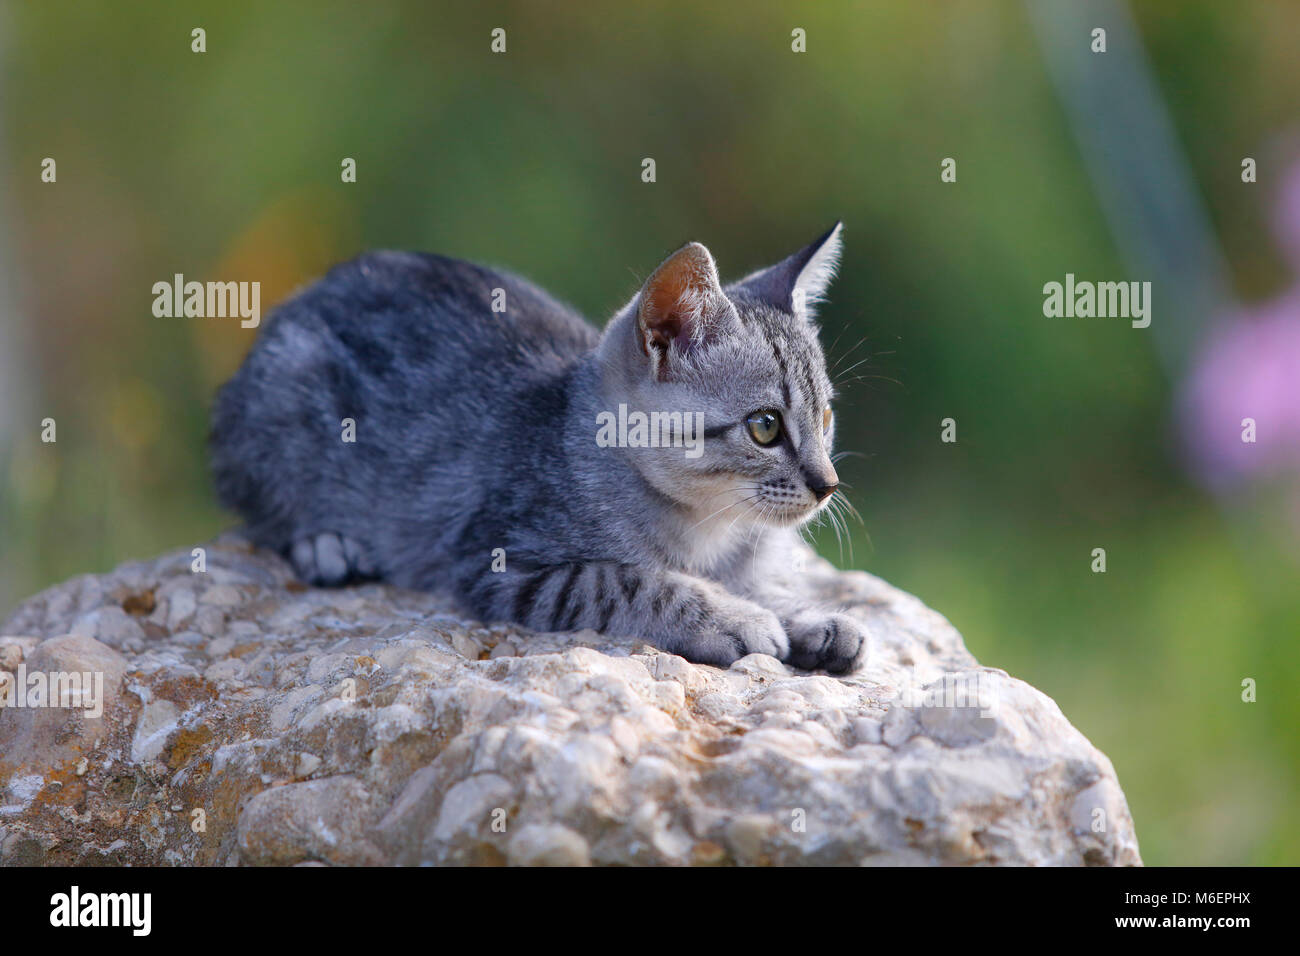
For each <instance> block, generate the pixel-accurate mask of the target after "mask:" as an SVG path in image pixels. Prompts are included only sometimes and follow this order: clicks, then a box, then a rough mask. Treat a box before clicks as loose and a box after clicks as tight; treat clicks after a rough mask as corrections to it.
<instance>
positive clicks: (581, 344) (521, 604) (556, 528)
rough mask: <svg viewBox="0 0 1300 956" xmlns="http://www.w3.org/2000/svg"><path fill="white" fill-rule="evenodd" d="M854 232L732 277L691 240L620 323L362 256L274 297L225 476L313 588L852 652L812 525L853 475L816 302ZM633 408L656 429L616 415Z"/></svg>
mask: <svg viewBox="0 0 1300 956" xmlns="http://www.w3.org/2000/svg"><path fill="white" fill-rule="evenodd" d="M839 251H840V225H839V224H838V223H837V224H836V225H835V227H834V228H833V229H831V230H830V232H828V233H827V234H826V235H824V236H823V237H822V238H820V239H818V240H817V241H816V242H814V243H812V244H811V245H809V246H808V247H807V248H805V249H803V250H801V251H800V252H797V253H795V254H794V255H793V256H790V257H789V258H788V259H785V260H784V261H782V262H780V263H778V264H777V265H775V266H772V267H770V268H768V269H764V270H761V271H759V272H756V273H754V274H752V275H750V276H748V277H747V278H745V279H742V280H741V281H739V282H737V283H735V284H733V285H730V286H728V287H726V288H725V289H724V288H723V286H722V284H721V283H720V281H719V279H718V272H717V268H716V267H715V265H714V260H713V257H712V255H710V253H709V251H708V250H707V249H706V248H705V247H704V246H702V245H700V244H699V243H689V244H688V245H686V246H683V247H682V248H681V249H679V250H678V251H677V252H675V253H673V254H672V255H671V256H669V257H668V259H667V260H665V261H664V262H663V263H662V264H661V265H660V266H659V268H658V269H656V270H655V272H654V273H653V274H652V275H651V276H650V278H649V279H648V280H647V281H646V283H645V285H644V286H643V288H642V289H641V290H640V291H639V292H638V293H637V294H636V296H635V297H634V298H633V299H632V301H631V302H630V303H629V304H628V305H627V306H626V307H625V308H623V309H622V310H621V311H620V312H619V313H618V314H617V315H615V316H614V318H613V319H612V320H611V321H610V322H609V325H608V327H607V328H606V329H605V331H604V333H597V332H596V330H595V329H593V328H592V327H591V326H590V325H588V324H587V323H586V322H585V321H584V320H583V319H582V317H581V316H579V315H577V314H576V313H575V312H574V311H572V310H571V309H569V308H568V307H566V306H564V305H561V304H560V303H559V302H556V301H555V300H554V299H552V298H551V297H550V296H549V295H547V294H546V293H545V292H543V291H542V290H541V289H538V288H537V287H536V286H533V285H531V284H530V283H528V282H526V281H525V280H523V279H520V278H518V277H516V276H513V275H510V274H508V273H505V272H497V271H495V270H492V269H487V268H484V267H482V266H477V265H472V264H470V263H466V262H458V261H456V260H453V259H447V258H443V257H441V256H434V255H421V254H414V253H401V252H377V253H371V254H367V255H363V256H361V257H359V258H357V259H354V260H352V261H351V262H348V263H345V264H343V265H340V266H336V267H335V268H334V269H332V270H330V272H329V273H328V274H327V275H326V276H325V277H324V278H323V279H321V280H320V281H318V282H316V283H315V284H313V285H312V286H310V287H308V288H307V289H306V290H305V291H302V292H301V293H299V294H298V295H296V296H295V297H294V298H292V299H291V300H289V301H288V302H285V303H284V304H282V305H281V306H279V307H278V308H277V309H276V310H275V311H274V313H273V314H272V315H271V316H270V318H269V320H268V323H267V324H266V326H265V328H264V329H263V331H262V333H261V335H260V337H259V339H258V341H257V343H256V344H255V346H254V347H253V349H252V351H251V352H250V353H249V355H248V357H247V358H246V359H245V361H244V363H243V366H242V367H241V368H240V369H239V371H238V372H237V373H236V374H235V376H234V377H233V378H232V379H231V380H230V381H229V382H228V383H227V384H226V385H225V386H224V387H223V388H222V389H221V391H220V393H219V394H218V396H217V399H216V403H215V408H214V411H213V428H212V438H211V446H212V457H213V469H214V473H215V479H216V486H217V490H218V493H219V496H220V498H221V500H222V502H223V503H224V504H225V505H226V506H228V507H230V508H232V509H234V510H236V511H238V512H239V513H240V514H241V515H242V516H243V517H244V518H245V519H246V520H247V522H248V527H249V532H250V534H251V537H252V538H253V539H254V540H255V541H256V542H257V543H259V544H261V545H264V546H267V547H270V548H274V549H277V550H279V551H280V552H281V553H283V554H285V555H287V556H288V557H289V559H290V560H291V562H292V563H293V565H294V567H295V569H296V570H297V573H298V575H299V576H300V577H301V578H302V579H303V580H304V581H307V582H309V583H312V584H318V585H338V584H342V583H344V582H346V581H349V580H354V579H365V578H378V579H382V580H385V581H389V582H392V583H393V584H397V585H400V586H404V587H411V588H424V589H433V588H439V587H443V588H450V589H451V590H452V591H453V592H454V593H455V594H456V595H457V596H458V597H459V598H460V599H461V600H462V601H463V602H464V603H465V604H466V605H467V606H468V607H469V608H472V609H473V611H474V612H475V613H477V614H478V615H480V616H482V617H483V618H484V619H486V620H493V621H512V622H516V623H518V624H521V625H524V626H527V627H531V628H534V629H538V630H572V629H577V628H595V629H596V630H598V631H602V632H607V633H611V634H623V635H631V636H638V637H641V638H644V639H646V640H648V641H650V642H652V643H654V644H655V645H657V646H659V647H661V648H663V649H664V650H667V651H670V652H673V653H677V654H680V655H682V656H683V657H686V658H688V659H689V660H692V661H695V662H698V663H707V664H716V665H719V666H722V667H726V666H728V665H729V664H730V663H731V662H732V661H734V660H736V659H737V658H740V657H742V656H744V655H746V654H751V653H755V652H759V653H764V654H771V655H773V656H775V657H778V658H780V659H781V660H783V661H787V662H789V663H791V664H793V665H795V666H797V667H801V668H806V669H812V668H825V669H827V670H830V671H836V672H842V671H846V670H850V669H852V668H853V667H854V666H855V665H856V664H857V662H858V661H859V659H860V656H861V654H862V651H863V648H864V644H865V641H864V633H863V629H862V625H861V624H860V623H858V622H856V621H855V620H854V619H853V618H850V617H848V616H846V615H843V614H838V613H832V612H828V611H826V610H824V609H820V608H818V607H816V606H814V605H813V604H811V603H810V597H809V595H810V592H809V591H808V590H807V587H806V578H807V577H809V576H811V575H814V574H822V575H825V574H827V573H830V572H831V571H833V569H830V566H829V565H828V564H826V563H825V562H822V561H821V559H819V558H817V557H815V556H814V555H813V554H812V552H811V550H810V549H809V548H808V547H807V545H805V544H804V543H803V541H802V540H800V539H799V537H798V533H797V527H798V526H799V525H800V524H801V523H803V522H805V521H807V520H808V519H809V518H811V517H812V516H813V515H814V514H815V513H816V512H817V511H818V510H819V509H821V508H823V507H825V506H826V504H827V502H828V501H829V499H830V496H831V495H833V494H835V493H836V489H837V485H838V481H839V479H838V478H837V476H836V474H835V468H834V467H833V465H832V463H831V459H830V456H829V452H830V448H831V441H832V435H833V432H834V423H833V419H832V415H831V410H830V406H831V398H832V389H831V383H830V381H829V379H828V378H827V375H826V366H825V360H824V356H823V354H822V350H821V347H820V345H819V343H818V339H817V329H816V327H815V325H814V324H813V316H812V305H813V304H814V303H816V302H817V301H819V300H820V298H821V296H822V293H823V292H824V290H825V288H826V286H827V284H828V283H829V281H830V279H831V276H832V274H833V272H834V269H835V266H836V264H837V261H838V258H839ZM503 297H504V299H503ZM502 301H504V304H505V311H504V312H501V311H493V308H492V306H493V303H494V302H495V303H497V305H498V308H499V306H500V303H501V302H502ZM620 406H623V408H620ZM629 410H630V411H629ZM637 412H640V413H642V414H643V416H649V415H650V414H651V413H664V414H660V415H655V416H654V418H653V421H654V422H655V423H656V427H657V428H658V429H659V432H658V433H657V434H656V436H654V437H657V438H659V439H661V440H659V441H651V442H647V440H646V434H645V432H646V429H644V428H642V429H640V430H638V429H636V428H635V427H634V426H632V425H628V427H626V429H619V430H616V429H614V428H612V427H608V423H609V422H610V420H611V419H612V418H613V417H614V416H618V415H622V416H623V417H624V418H625V419H626V420H627V421H628V422H631V421H632V420H633V419H635V418H636V415H635V413H637ZM345 419H350V420H351V421H352V426H351V427H352V429H353V434H348V432H347V429H348V427H349V426H348V425H347V424H346V423H345V422H344V420H345ZM701 420H702V423H703V433H702V444H701V445H698V446H697V447H695V448H694V449H692V448H691V447H689V442H690V439H691V437H692V436H691V435H689V434H681V433H678V431H677V429H679V428H680V429H681V430H682V431H683V432H685V431H688V430H689V429H690V428H691V423H693V422H698V421H701ZM602 422H603V423H605V426H602V424H601V423H602ZM665 423H668V424H667V425H665ZM602 427H604V437H605V438H606V439H608V438H609V437H610V436H611V435H615V434H619V435H621V437H622V438H623V439H624V440H623V441H622V443H621V444H619V443H618V442H617V441H616V442H615V443H613V444H612V445H611V442H610V441H608V440H605V441H598V437H599V432H600V430H601V428H602ZM694 437H695V438H696V439H701V436H699V435H696V436H694ZM348 439H351V440H348ZM701 449H702V454H701V453H700V451H701ZM805 562H806V563H807V564H808V570H807V571H798V570H794V573H792V569H794V568H797V566H798V565H799V564H801V563H805Z"/></svg>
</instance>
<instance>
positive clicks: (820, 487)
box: [803, 461, 840, 501]
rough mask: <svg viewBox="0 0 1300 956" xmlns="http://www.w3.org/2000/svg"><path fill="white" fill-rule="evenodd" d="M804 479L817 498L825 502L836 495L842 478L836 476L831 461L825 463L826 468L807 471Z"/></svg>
mask: <svg viewBox="0 0 1300 956" xmlns="http://www.w3.org/2000/svg"><path fill="white" fill-rule="evenodd" d="M803 478H804V481H806V482H807V483H808V490H809V491H811V492H812V493H813V494H814V495H816V496H817V500H818V501H825V500H826V499H827V498H829V497H830V496H831V495H833V494H835V489H836V488H838V487H839V486H840V476H839V475H837V474H835V469H834V468H833V467H831V463H830V462H829V461H828V462H826V463H825V467H824V468H818V469H816V470H813V469H811V468H808V469H805V470H804V473H803Z"/></svg>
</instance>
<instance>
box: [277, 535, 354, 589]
mask: <svg viewBox="0 0 1300 956" xmlns="http://www.w3.org/2000/svg"><path fill="white" fill-rule="evenodd" d="M289 560H290V562H291V563H292V564H293V569H294V571H296V572H297V573H298V577H299V578H300V579H301V580H302V581H305V582H306V583H307V584H314V585H316V586H318V587H337V586H338V585H340V584H343V583H345V582H346V581H347V580H349V579H350V578H372V577H374V576H375V571H374V568H373V567H372V566H371V564H370V562H369V561H368V560H367V559H366V557H365V552H364V551H363V550H362V548H361V546H360V545H359V544H357V542H355V541H353V540H352V539H351V538H345V537H343V536H342V535H338V534H328V533H327V534H318V535H316V536H315V537H312V538H299V539H298V540H297V541H295V542H294V543H293V547H292V548H291V549H290V550H289Z"/></svg>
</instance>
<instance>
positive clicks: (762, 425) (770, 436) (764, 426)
mask: <svg viewBox="0 0 1300 956" xmlns="http://www.w3.org/2000/svg"><path fill="white" fill-rule="evenodd" d="M745 426H746V427H747V428H748V429H749V435H750V437H751V438H753V439H754V441H756V442H758V443H759V444H760V445H772V444H775V443H776V440H777V439H778V438H780V437H781V413H780V412H772V411H763V412H754V414H752V415H750V416H749V417H748V418H746V419H745Z"/></svg>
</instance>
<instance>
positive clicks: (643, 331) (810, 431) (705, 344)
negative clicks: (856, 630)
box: [600, 223, 840, 531]
mask: <svg viewBox="0 0 1300 956" xmlns="http://www.w3.org/2000/svg"><path fill="white" fill-rule="evenodd" d="M839 254H840V224H839V223H836V224H835V226H834V228H832V229H831V230H830V231H829V232H827V233H826V234H825V235H824V236H822V237H821V238H820V239H818V240H816V241H815V242H813V243H812V244H811V245H809V246H807V247H805V248H804V249H801V250H800V251H798V252H796V253H795V254H794V255H792V256H790V257H789V258H787V259H784V260H782V261H781V262H779V263H777V264H776V265H774V266H771V267H769V268H767V269H762V270H759V271H758V272H755V273H753V274H751V275H749V276H747V277H745V278H744V279H741V280H740V281H739V282H736V283H733V284H731V285H728V286H726V287H723V285H722V283H721V282H720V281H719V279H718V271H717V267H716V266H715V264H714V261H713V256H712V255H710V253H709V250H708V249H706V248H705V247H704V246H702V245H700V244H699V243H695V242H693V243H689V244H687V245H685V246H683V247H682V248H681V249H679V250H677V252H675V253H673V254H672V255H671V256H669V257H668V258H667V259H666V260H665V261H664V262H663V263H662V264H661V265H660V266H659V268H658V269H656V270H655V272H654V273H653V274H652V275H651V276H650V278H649V279H648V280H646V283H645V285H644V286H643V287H642V289H641V291H640V292H639V293H638V294H637V296H636V298H634V299H633V300H632V302H631V303H630V304H629V306H628V307H627V308H626V309H625V310H624V311H623V312H621V313H620V314H619V315H618V316H617V317H616V318H615V319H614V320H613V321H612V322H611V323H610V326H609V328H608V329H607V330H606V332H605V335H604V338H603V340H602V342H601V346H600V358H601V361H602V364H603V370H604V376H605V383H606V389H605V393H606V395H607V396H614V397H615V400H616V401H619V402H626V404H627V407H628V409H629V410H630V411H638V410H639V411H642V412H644V413H646V414H649V413H652V412H669V413H672V412H682V413H683V414H684V415H689V416H690V417H687V418H685V419H684V421H685V422H687V423H689V422H694V421H697V420H698V419H697V418H696V417H695V414H694V413H697V412H698V413H702V414H703V422H704V434H703V436H702V438H703V440H702V444H701V445H700V450H699V451H695V450H694V449H691V451H692V452H694V456H692V455H688V454H684V452H683V448H682V447H680V446H672V447H662V443H661V447H650V448H631V449H630V451H631V454H632V460H633V461H634V462H635V463H636V466H637V468H638V469H639V470H640V472H641V473H642V474H643V475H644V476H645V478H646V479H647V480H648V481H649V482H650V484H651V485H653V486H654V487H655V488H656V489H657V490H658V491H660V492H661V493H662V494H664V495H666V496H667V497H669V498H671V499H672V500H673V501H674V502H676V503H677V504H678V505H680V506H681V507H683V508H684V509H685V510H686V512H688V513H689V514H690V515H692V516H695V517H696V518H697V520H698V522H699V524H700V527H701V531H707V530H708V529H709V528H710V527H719V526H720V527H723V528H732V527H735V526H737V525H739V524H754V523H757V524H766V525H795V524H799V523H801V522H803V521H806V520H807V519H808V518H810V517H812V516H813V515H814V514H815V513H816V512H817V511H818V510H819V509H820V508H822V507H824V506H825V505H826V503H827V502H828V501H829V500H830V496H831V495H832V494H833V493H834V491H835V489H836V486H837V485H838V484H839V478H838V476H837V475H836V473H835V467H834V466H833V465H832V463H831V459H830V449H831V441H832V437H833V434H834V416H833V415H832V413H831V399H832V397H833V391H832V388H831V382H830V379H829V378H828V377H827V374H826V361H825V356H824V355H823V353H822V348H821V345H820V343H819V342H818V338H817V327H816V325H815V324H814V320H813V306H814V305H815V304H816V303H817V302H819V301H820V300H821V298H822V295H823V293H824V292H825V290H826V287H827V285H828V284H829V283H830V280H831V277H832V276H833V274H834V271H835V267H836V265H837V263H838V260H839ZM611 411H612V410H611ZM675 421H676V420H675V419H674V423H675ZM688 438H689V433H688Z"/></svg>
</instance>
